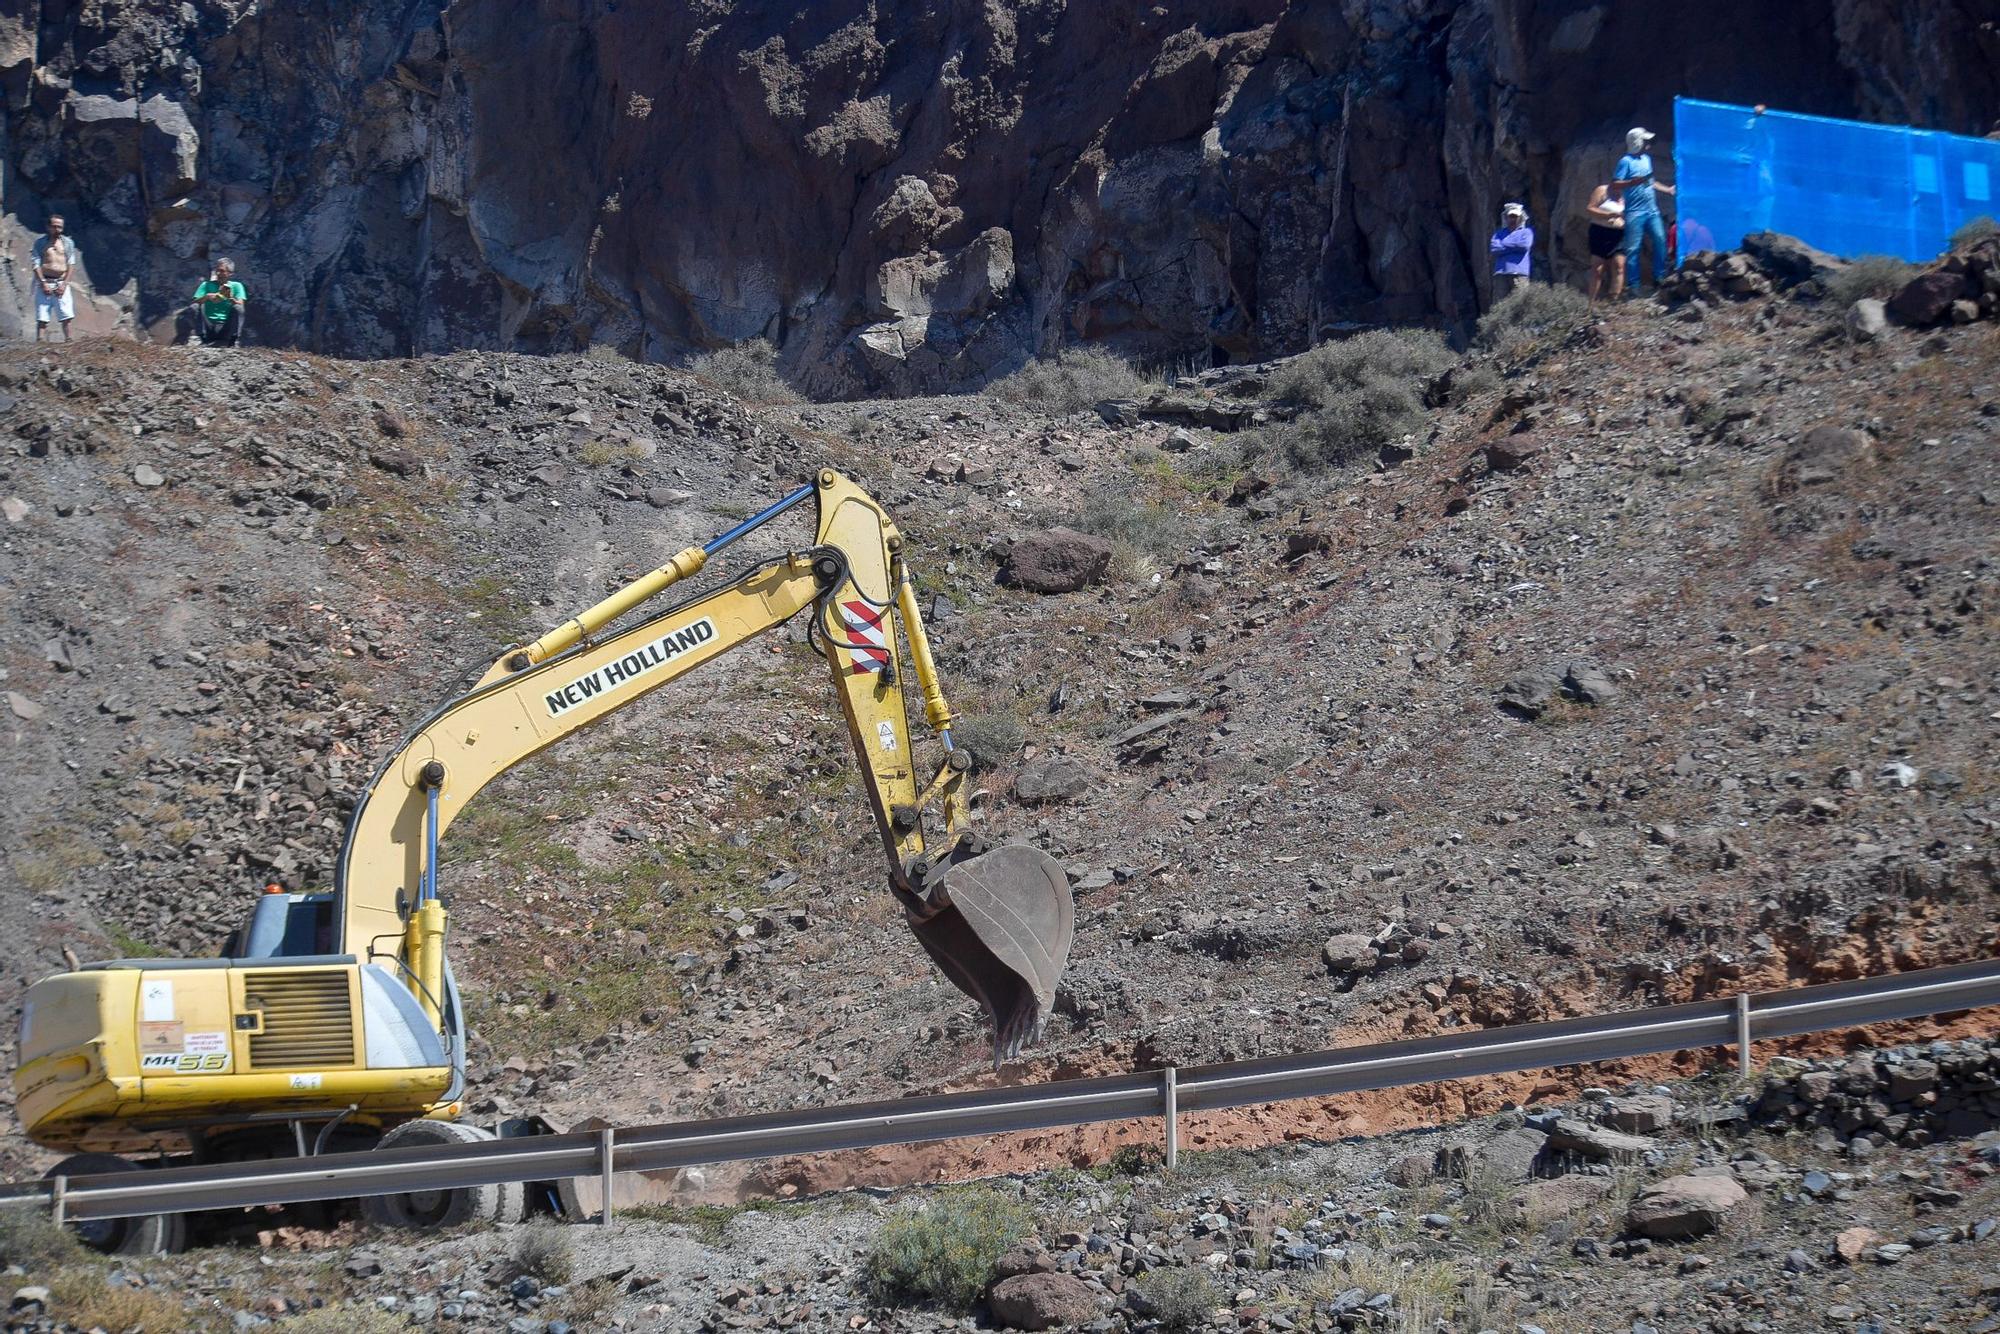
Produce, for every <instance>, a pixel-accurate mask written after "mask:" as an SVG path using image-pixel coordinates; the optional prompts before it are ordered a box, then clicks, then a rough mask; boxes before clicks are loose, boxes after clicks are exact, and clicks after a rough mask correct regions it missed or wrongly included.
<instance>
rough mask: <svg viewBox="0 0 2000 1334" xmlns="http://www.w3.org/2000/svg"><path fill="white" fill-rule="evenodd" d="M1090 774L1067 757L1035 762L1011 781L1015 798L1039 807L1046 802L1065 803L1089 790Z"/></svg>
mask: <svg viewBox="0 0 2000 1334" xmlns="http://www.w3.org/2000/svg"><path fill="white" fill-rule="evenodd" d="M1091 779H1092V775H1091V772H1090V770H1089V769H1088V768H1087V767H1086V766H1084V765H1083V764H1081V763H1079V762H1078V761H1076V760H1073V759H1070V758H1069V757H1068V756H1066V755H1058V756H1056V757H1055V758H1053V759H1048V760H1036V761H1035V762H1034V763H1032V764H1029V765H1028V766H1026V767H1025V768H1023V769H1022V770H1021V772H1020V774H1019V776H1017V777H1016V778H1015V779H1014V796H1015V798H1016V799H1017V800H1019V801H1023V802H1026V803H1028V804H1029V805H1031V806H1033V805H1039V804H1041V803H1042V802H1048V801H1068V800H1069V799H1070V798H1071V797H1076V796H1081V795H1082V794H1083V793H1084V792H1086V791H1088V790H1089V788H1090V784H1091Z"/></svg>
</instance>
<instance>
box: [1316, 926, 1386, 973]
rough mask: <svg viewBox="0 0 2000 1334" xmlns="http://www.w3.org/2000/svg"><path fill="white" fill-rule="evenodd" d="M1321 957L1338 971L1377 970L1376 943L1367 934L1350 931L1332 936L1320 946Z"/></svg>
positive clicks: (1365, 971) (1369, 971) (1358, 971)
mask: <svg viewBox="0 0 2000 1334" xmlns="http://www.w3.org/2000/svg"><path fill="white" fill-rule="evenodd" d="M1319 954H1320V958H1322V959H1324V960H1325V961H1326V966H1327V967H1328V968H1331V969H1332V970H1333V971H1334V972H1336V973H1371V972H1373V971H1375V945H1374V942H1373V941H1371V940H1370V939H1369V938H1368V937H1367V936H1364V935H1361V934H1359V933H1354V932H1350V933H1348V934H1344V935H1338V936H1332V937H1329V938H1328V939H1327V942H1326V944H1325V945H1323V946H1321V947H1320V952H1319Z"/></svg>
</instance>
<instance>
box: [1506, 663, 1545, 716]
mask: <svg viewBox="0 0 2000 1334" xmlns="http://www.w3.org/2000/svg"><path fill="white" fill-rule="evenodd" d="M1561 684H1562V682H1561V680H1560V679H1559V678H1558V677H1557V676H1556V674H1555V673H1554V672H1551V671H1547V670H1545V669H1542V668H1532V669H1530V670H1528V671H1524V672H1516V673H1515V674H1514V675H1513V676H1511V677H1509V678H1508V680H1507V683H1506V684H1505V685H1503V686H1501V687H1500V690H1499V692H1498V693H1497V694H1496V695H1495V696H1494V697H1493V702H1494V703H1495V704H1497V705H1499V706H1500V708H1501V709H1502V710H1503V711H1504V712H1507V713H1511V714H1513V715H1515V716H1516V717H1519V718H1530V719H1533V718H1539V717H1541V716H1542V714H1543V712H1544V711H1545V710H1547V708H1548V707H1549V701H1550V700H1552V699H1554V698H1555V694H1556V687H1557V686H1559V685H1561Z"/></svg>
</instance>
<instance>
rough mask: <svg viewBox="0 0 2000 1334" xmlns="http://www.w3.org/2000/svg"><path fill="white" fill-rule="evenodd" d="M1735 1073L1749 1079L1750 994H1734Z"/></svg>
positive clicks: (1744, 992) (1745, 992) (1740, 992)
mask: <svg viewBox="0 0 2000 1334" xmlns="http://www.w3.org/2000/svg"><path fill="white" fill-rule="evenodd" d="M1736 1073H1737V1075H1738V1076H1739V1077H1741V1078H1743V1079H1748V1078H1750V993H1749V992H1747V991H1739V992H1737V993H1736Z"/></svg>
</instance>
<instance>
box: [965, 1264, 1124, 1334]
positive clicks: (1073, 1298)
mask: <svg viewBox="0 0 2000 1334" xmlns="http://www.w3.org/2000/svg"><path fill="white" fill-rule="evenodd" d="M986 1304H987V1306H988V1307H990V1308H991V1309H992V1311H993V1318H994V1319H995V1320H996V1321H998V1322H999V1323H1000V1324H1001V1325H1003V1326H1005V1327H1006V1328H1008V1329H1060V1328H1062V1327H1063V1326H1065V1325H1081V1324H1084V1323H1085V1322H1087V1321H1091V1320H1095V1319H1096V1318H1097V1315H1098V1310H1097V1298H1096V1297H1095V1296H1094V1295H1093V1294H1092V1293H1091V1291H1090V1289H1089V1288H1088V1287H1087V1286H1085V1284H1084V1281H1083V1280H1082V1279H1080V1278H1078V1277H1076V1276H1075V1275H1074V1274H1016V1275H1015V1276H1014V1277H1012V1278H1003V1279H1001V1280H1000V1281H999V1282H998V1283H996V1284H994V1285H993V1290H992V1291H991V1292H990V1293H988V1294H987V1296H986Z"/></svg>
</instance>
